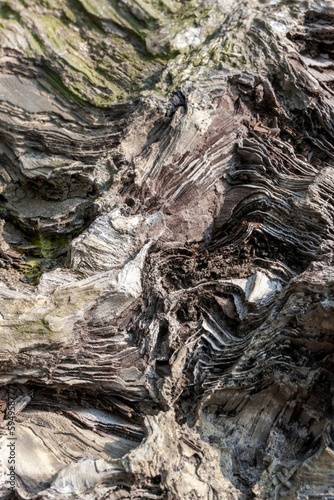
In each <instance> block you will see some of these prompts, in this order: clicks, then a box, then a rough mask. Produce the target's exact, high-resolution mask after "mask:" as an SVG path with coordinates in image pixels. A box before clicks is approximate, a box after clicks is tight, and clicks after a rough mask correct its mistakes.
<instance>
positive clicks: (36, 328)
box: [12, 318, 52, 337]
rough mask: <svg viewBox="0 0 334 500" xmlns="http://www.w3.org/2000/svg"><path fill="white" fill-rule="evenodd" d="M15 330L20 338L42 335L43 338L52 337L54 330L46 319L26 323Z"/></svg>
mask: <svg viewBox="0 0 334 500" xmlns="http://www.w3.org/2000/svg"><path fill="white" fill-rule="evenodd" d="M12 328H13V330H14V331H15V332H16V333H18V334H20V336H21V335H22V336H28V337H31V336H32V335H41V336H43V337H45V336H47V337H50V336H51V335H52V330H51V328H50V325H49V323H48V321H47V320H46V319H44V318H42V319H40V320H37V321H26V322H25V323H24V324H22V325H14V326H13V327H12Z"/></svg>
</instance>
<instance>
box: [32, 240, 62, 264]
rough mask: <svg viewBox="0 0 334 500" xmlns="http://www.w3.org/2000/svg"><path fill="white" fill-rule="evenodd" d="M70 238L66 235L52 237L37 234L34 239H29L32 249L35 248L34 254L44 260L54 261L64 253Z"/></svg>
mask: <svg viewBox="0 0 334 500" xmlns="http://www.w3.org/2000/svg"><path fill="white" fill-rule="evenodd" d="M69 239H70V237H69V236H68V235H66V236H65V235H61V234H57V235H53V236H49V237H48V236H44V235H43V234H39V235H38V236H37V237H36V238H32V239H31V244H32V248H35V249H36V250H35V253H36V254H39V255H40V256H41V257H43V258H44V259H54V258H56V257H57V256H58V255H59V254H60V253H64V250H66V248H67V246H68V244H69Z"/></svg>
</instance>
